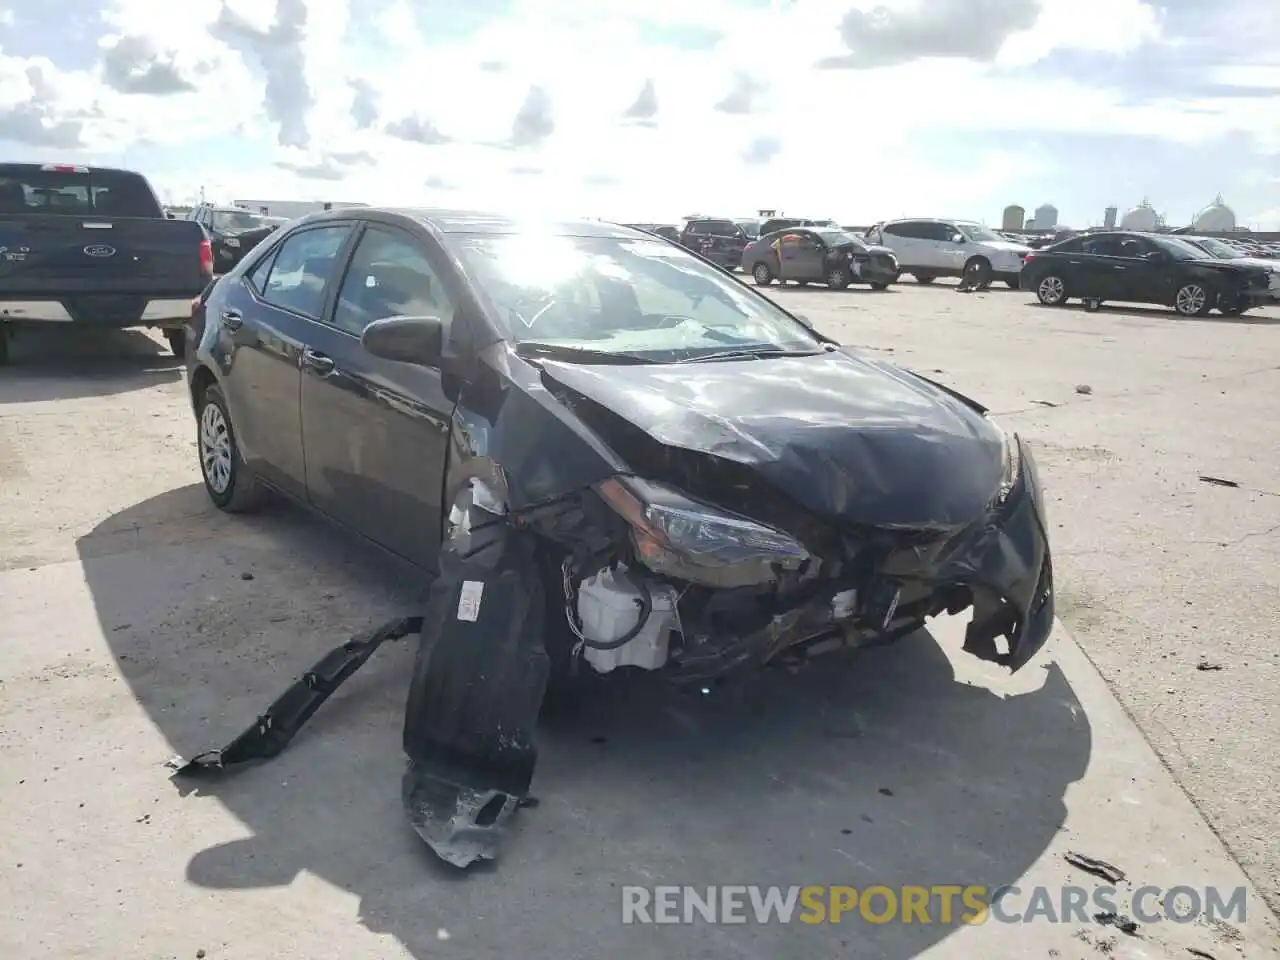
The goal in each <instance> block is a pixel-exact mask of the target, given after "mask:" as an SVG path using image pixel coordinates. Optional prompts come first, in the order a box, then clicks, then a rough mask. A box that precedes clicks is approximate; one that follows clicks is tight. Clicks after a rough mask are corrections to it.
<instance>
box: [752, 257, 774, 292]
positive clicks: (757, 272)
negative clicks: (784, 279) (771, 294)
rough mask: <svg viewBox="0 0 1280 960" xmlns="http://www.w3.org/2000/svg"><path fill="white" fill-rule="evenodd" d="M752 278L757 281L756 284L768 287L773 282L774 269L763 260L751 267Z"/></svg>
mask: <svg viewBox="0 0 1280 960" xmlns="http://www.w3.org/2000/svg"><path fill="white" fill-rule="evenodd" d="M751 279H752V280H754V281H755V282H756V286H758V287H767V286H769V284H771V283H773V271H772V270H770V269H769V265H768V264H767V263H764V262H763V261H762V262H760V263H757V264H756V265H755V266H754V267H752V268H751Z"/></svg>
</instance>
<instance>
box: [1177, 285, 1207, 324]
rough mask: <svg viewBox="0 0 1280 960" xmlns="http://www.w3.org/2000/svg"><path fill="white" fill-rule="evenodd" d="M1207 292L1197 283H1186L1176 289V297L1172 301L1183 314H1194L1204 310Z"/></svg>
mask: <svg viewBox="0 0 1280 960" xmlns="http://www.w3.org/2000/svg"><path fill="white" fill-rule="evenodd" d="M1208 300H1209V294H1208V293H1206V292H1205V289H1204V287H1202V286H1200V284H1198V283H1188V284H1187V285H1186V286H1184V287H1182V288H1181V289H1179V290H1178V298H1177V300H1176V301H1175V302H1174V309H1176V310H1177V311H1178V312H1179V313H1181V314H1182V315H1183V316H1188V317H1190V316H1194V315H1196V314H1198V313H1200V312H1202V311H1203V310H1204V305H1205V304H1206V303H1207V302H1208Z"/></svg>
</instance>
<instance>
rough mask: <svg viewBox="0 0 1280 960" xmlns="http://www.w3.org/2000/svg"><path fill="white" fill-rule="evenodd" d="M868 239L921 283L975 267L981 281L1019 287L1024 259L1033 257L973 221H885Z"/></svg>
mask: <svg viewBox="0 0 1280 960" xmlns="http://www.w3.org/2000/svg"><path fill="white" fill-rule="evenodd" d="M867 240H868V241H869V242H870V243H875V244H879V245H881V246H885V247H888V248H889V249H890V250H892V251H893V252H894V255H895V256H896V257H897V258H898V263H899V265H900V266H901V270H902V272H903V273H909V274H911V275H912V276H913V277H915V278H916V280H917V282H919V283H932V282H933V281H934V280H936V279H937V278H938V277H959V276H961V275H962V274H964V273H965V271H967V270H969V269H970V268H971V267H974V266H976V267H977V268H978V269H979V270H981V272H982V276H983V278H984V279H985V280H987V281H991V280H1003V281H1004V282H1005V283H1006V284H1007V285H1008V286H1010V287H1013V288H1017V286H1018V274H1019V273H1021V272H1022V260H1023V258H1024V257H1025V256H1026V255H1027V254H1028V253H1030V252H1031V248H1030V247H1028V246H1026V245H1025V244H1021V243H1014V242H1012V241H1010V240H1006V239H1005V238H1004V237H1002V236H1000V234H998V233H996V232H995V231H994V230H992V229H991V228H989V227H984V226H983V225H982V224H980V223H975V222H974V221H972V220H944V219H935V218H931V217H913V218H910V219H903V220H886V221H884V222H883V223H878V224H876V225H875V226H874V227H872V228H871V229H870V230H868V231H867Z"/></svg>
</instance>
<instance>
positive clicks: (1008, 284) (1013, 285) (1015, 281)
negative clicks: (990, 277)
mask: <svg viewBox="0 0 1280 960" xmlns="http://www.w3.org/2000/svg"><path fill="white" fill-rule="evenodd" d="M1004 285H1005V286H1006V287H1008V288H1009V289H1010V290H1017V289H1018V287H1020V286H1021V284H1020V283H1019V282H1018V278H1017V277H1014V278H1013V279H1011V280H1006V281H1005V282H1004Z"/></svg>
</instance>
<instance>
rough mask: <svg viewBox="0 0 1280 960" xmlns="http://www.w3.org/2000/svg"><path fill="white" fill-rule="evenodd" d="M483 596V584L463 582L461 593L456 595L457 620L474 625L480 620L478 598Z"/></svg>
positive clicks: (472, 581)
mask: <svg viewBox="0 0 1280 960" xmlns="http://www.w3.org/2000/svg"><path fill="white" fill-rule="evenodd" d="M483 594H484V584H483V583H481V582H480V581H479V580H463V581H462V592H461V593H460V594H458V619H459V620H465V621H467V622H468V623H475V622H476V621H477V620H478V619H480V597H481V596H482V595H483Z"/></svg>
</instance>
